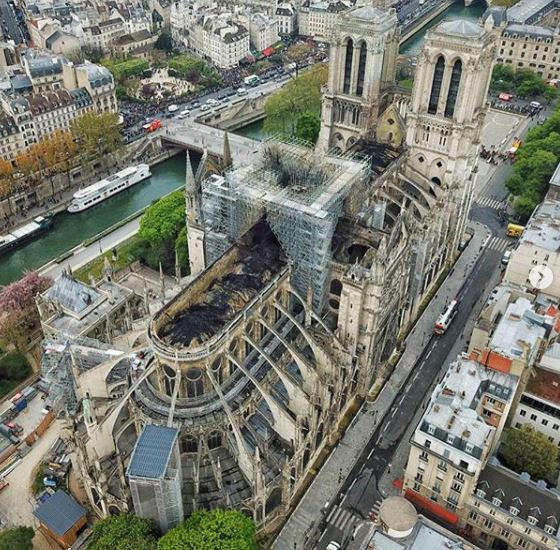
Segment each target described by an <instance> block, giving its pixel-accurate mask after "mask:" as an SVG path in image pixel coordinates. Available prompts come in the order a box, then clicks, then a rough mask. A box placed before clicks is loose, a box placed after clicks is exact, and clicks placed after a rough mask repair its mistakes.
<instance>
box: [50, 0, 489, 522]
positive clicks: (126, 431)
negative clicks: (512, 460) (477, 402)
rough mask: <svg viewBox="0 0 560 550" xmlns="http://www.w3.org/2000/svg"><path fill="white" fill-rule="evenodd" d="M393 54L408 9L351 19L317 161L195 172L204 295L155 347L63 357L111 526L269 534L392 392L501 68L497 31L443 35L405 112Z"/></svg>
mask: <svg viewBox="0 0 560 550" xmlns="http://www.w3.org/2000/svg"><path fill="white" fill-rule="evenodd" d="M398 45H399V29H398V26H397V19H396V16H395V13H394V11H393V10H389V11H380V10H378V9H376V8H374V7H371V6H363V7H357V8H352V9H350V10H349V11H348V12H347V13H346V14H345V15H343V16H342V17H341V18H340V21H339V23H338V24H337V26H336V29H335V35H334V37H333V40H332V44H331V52H330V66H329V77H328V82H327V84H326V86H325V88H324V91H323V105H322V128H321V131H320V136H319V142H318V144H317V146H316V147H315V148H314V149H310V148H308V147H306V146H304V145H302V144H300V143H295V142H290V143H284V142H276V141H274V140H269V141H265V142H263V143H262V144H261V146H260V152H259V154H258V155H257V157H256V160H255V161H254V162H253V163H252V164H250V165H241V164H236V163H235V162H234V163H233V164H232V163H229V162H228V163H225V164H226V165H225V166H223V170H221V171H219V172H218V173H213V174H209V173H208V171H205V170H204V165H205V162H206V157H203V160H202V163H201V166H202V167H199V169H198V170H197V172H196V173H194V172H193V170H192V168H191V166H190V162H189V160H188V155H187V171H186V183H185V194H186V214H187V229H188V241H189V257H190V265H191V276H192V279H191V280H190V282H189V283H188V284H186V285H185V286H184V288H182V289H181V290H180V292H179V293H178V294H177V295H176V296H175V297H174V298H173V299H171V301H168V303H166V304H165V305H163V306H162V308H161V309H160V310H159V311H158V312H156V313H155V314H153V315H152V316H148V317H147V318H146V326H147V331H146V336H145V338H144V339H143V340H142V344H139V345H140V348H141V349H140V350H139V348H134V349H133V350H131V349H122V350H121V351H120V354H119V353H117V351H115V349H111V350H107V348H106V346H105V347H103V346H100V347H99V349H97V350H95V349H94V348H95V347H96V346H95V345H94V343H93V342H89V343H87V344H84V343H83V342H82V343H81V344H80V345H78V344H74V343H69V344H68V345H67V346H66V347H64V348H62V347H59V348H57V349H59V350H62V351H60V353H65V354H70V355H71V364H72V368H71V369H69V371H68V376H69V377H72V379H73V380H74V382H73V390H72V391H74V393H75V402H76V403H81V405H80V410H79V412H78V413H77V414H75V415H74V416H73V423H74V424H73V425H72V427H71V428H72V429H71V430H69V432H68V439H69V441H70V444H71V446H72V454H71V456H72V460H73V463H74V467H75V468H76V469H77V471H79V472H81V474H82V478H83V479H84V485H85V490H86V492H87V493H88V495H89V497H90V500H91V503H92V506H93V507H94V509H95V510H96V511H97V512H98V514H99V515H106V514H109V513H117V512H119V511H125V510H132V509H134V510H135V511H136V513H138V514H140V515H143V516H145V517H150V518H152V519H154V520H155V521H157V522H158V524H159V525H160V527H161V528H162V529H163V530H165V529H167V528H169V527H170V526H172V525H174V524H176V523H177V521H179V520H180V519H181V518H182V517H183V516H184V515H186V514H189V513H190V512H191V511H192V510H195V509H197V508H211V507H226V506H234V507H237V508H239V509H241V510H243V511H245V512H246V513H247V514H249V515H250V516H251V517H253V518H254V520H255V522H256V523H257V525H258V527H259V528H260V529H265V530H266V529H274V527H275V525H277V524H278V523H279V522H280V521H281V520H282V518H283V517H285V516H286V514H288V513H289V511H290V508H291V506H292V505H293V504H294V501H295V497H296V495H297V494H298V493H299V492H300V491H301V489H302V487H303V486H304V485H305V482H306V479H307V476H308V474H309V471H310V469H311V468H312V467H313V464H314V462H315V460H316V459H317V458H318V457H319V455H320V453H321V452H322V451H323V450H324V449H325V448H326V447H328V446H329V445H331V444H332V443H333V442H335V441H336V439H337V437H338V436H339V435H340V432H339V428H340V420H341V419H342V417H343V415H344V414H345V413H346V412H347V411H348V410H349V408H350V407H351V406H352V404H353V403H355V400H356V399H358V398H360V397H363V396H365V395H366V393H367V392H368V390H369V389H370V388H371V386H372V384H373V383H375V381H376V380H378V379H379V378H380V377H382V376H384V374H385V367H386V365H387V362H388V359H389V358H390V357H391V354H392V353H393V351H394V350H395V347H396V345H397V344H398V337H399V335H400V334H402V333H403V331H404V330H405V328H406V326H407V325H409V324H410V323H411V322H412V321H413V320H414V319H415V317H416V315H417V314H418V311H419V309H420V306H421V304H422V302H423V300H424V299H425V297H426V296H427V294H428V292H429V291H430V290H431V289H432V288H433V285H434V283H435V282H436V281H437V279H438V277H439V276H440V275H441V274H442V273H444V271H445V270H446V269H447V268H448V267H449V266H450V265H451V263H452V262H453V260H454V258H455V257H456V255H457V254H458V253H459V249H460V245H461V243H462V241H463V239H464V233H465V225H466V222H467V216H468V212H469V208H470V205H471V201H472V192H473V185H474V178H475V174H474V173H473V168H474V165H475V159H476V156H477V147H478V143H479V136H480V132H481V129H482V125H483V123H484V117H485V113H486V108H487V107H486V95H487V90H488V85H489V82H490V76H491V71H492V63H493V59H494V53H495V52H494V50H495V44H494V38H493V35H492V33H490V32H488V31H486V30H484V29H482V28H481V27H479V26H477V25H475V24H472V23H466V22H445V23H441V24H440V25H439V26H437V27H436V28H434V29H433V30H431V31H429V32H428V34H427V35H426V41H425V45H424V48H423V50H422V52H421V54H420V56H419V59H418V66H417V71H416V75H415V79H414V88H413V90H412V94H411V96H410V95H407V94H406V93H404V92H403V91H402V90H400V89H399V88H398V87H397V85H396V79H395V73H396V58H397V54H398ZM90 348H92V349H90ZM52 350H54V348H51V353H54V351H52ZM139 353H141V355H138V354H139ZM132 354H136V355H134V356H132ZM131 357H134V359H131ZM138 357H141V359H138ZM85 358H87V360H86V359H85ZM59 364H63V363H62V362H61V363H59ZM82 364H83V365H84V366H83V368H82V367H81V366H80V365H82ZM131 365H132V366H131ZM116 388H118V391H117V389H116ZM147 426H148V427H149V429H148V428H147ZM155 442H158V445H159V447H157V449H158V452H160V451H161V453H162V454H164V455H165V456H164V457H163V458H162V460H161V461H160V462H159V463H158V464H160V465H162V464H163V465H167V466H165V467H163V466H162V467H161V468H159V469H158V468H155V465H150V464H146V456H148V455H146V452H147V451H146V449H149V448H151V447H150V446H151V445H154V444H155ZM170 502H172V503H173V506H171V505H169V503H170ZM166 503H167V504H166Z"/></svg>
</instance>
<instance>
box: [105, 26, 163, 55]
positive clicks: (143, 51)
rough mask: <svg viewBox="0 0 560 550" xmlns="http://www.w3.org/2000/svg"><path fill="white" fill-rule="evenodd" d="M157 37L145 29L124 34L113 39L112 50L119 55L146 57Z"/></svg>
mask: <svg viewBox="0 0 560 550" xmlns="http://www.w3.org/2000/svg"><path fill="white" fill-rule="evenodd" d="M157 38H158V37H157V36H156V35H154V34H152V33H151V32H149V31H146V30H142V31H138V32H133V33H132V34H124V35H123V36H121V37H119V38H118V39H117V40H116V41H115V43H114V45H113V50H114V51H115V53H116V54H117V55H119V56H121V57H126V56H134V57H147V56H148V55H149V54H150V52H151V51H152V49H153V46H154V44H155V42H156V41H157Z"/></svg>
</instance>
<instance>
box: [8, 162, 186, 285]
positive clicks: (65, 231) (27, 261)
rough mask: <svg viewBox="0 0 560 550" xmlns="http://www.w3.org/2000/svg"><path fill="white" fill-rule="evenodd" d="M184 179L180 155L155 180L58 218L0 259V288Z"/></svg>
mask: <svg viewBox="0 0 560 550" xmlns="http://www.w3.org/2000/svg"><path fill="white" fill-rule="evenodd" d="M184 180H185V157H184V155H177V156H175V157H173V158H171V159H169V160H167V161H165V162H162V163H161V164H158V165H157V166H154V167H153V168H152V177H151V178H149V179H147V180H145V181H142V182H140V183H137V184H136V185H134V186H133V187H131V188H130V189H127V190H125V191H122V192H121V193H119V194H118V195H115V196H114V197H112V198H110V199H108V200H106V201H104V202H102V203H101V204H99V205H98V206H94V207H93V208H90V209H89V210H84V211H83V212H78V213H76V214H68V213H67V212H63V213H61V214H58V215H57V216H55V220H54V227H53V228H52V229H51V230H50V231H48V232H47V233H45V234H44V235H42V236H41V237H40V238H38V239H35V240H33V241H30V242H29V243H28V244H26V245H25V246H22V247H21V248H17V249H16V250H14V251H12V252H10V253H8V254H5V255H3V256H0V285H5V284H8V283H10V282H12V281H14V280H16V279H18V278H19V277H20V276H21V274H22V273H23V272H24V271H25V270H30V269H36V268H38V267H41V266H42V265H44V264H46V263H48V262H50V261H51V260H53V259H54V258H57V257H58V256H60V255H61V254H64V252H66V251H67V250H70V249H71V248H74V247H75V246H77V245H79V244H80V243H81V242H83V241H85V240H86V239H89V238H90V237H93V236H94V235H97V234H98V233H100V232H101V231H103V230H104V229H107V228H108V227H110V226H111V225H114V224H115V223H117V222H118V221H120V220H122V219H123V218H126V217H127V216H130V215H131V214H133V213H134V212H137V211H138V210H140V209H141V208H143V207H144V206H147V205H148V204H150V203H151V202H152V201H154V200H155V199H157V198H158V197H161V196H162V195H165V194H167V193H169V192H170V191H173V190H174V189H177V188H179V187H181V186H182V185H183V182H184Z"/></svg>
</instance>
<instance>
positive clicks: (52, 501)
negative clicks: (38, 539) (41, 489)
mask: <svg viewBox="0 0 560 550" xmlns="http://www.w3.org/2000/svg"><path fill="white" fill-rule="evenodd" d="M33 515H34V516H35V517H36V518H37V519H38V520H39V521H40V522H41V523H42V524H44V525H45V526H47V527H48V528H49V530H50V531H52V532H53V533H55V534H56V535H58V536H62V535H64V533H66V532H67V531H68V530H69V529H71V528H72V526H74V525H75V524H76V523H77V522H78V521H79V520H80V519H81V518H82V517H84V516H85V515H86V510H85V508H84V507H83V506H81V505H80V504H78V503H77V502H76V501H75V500H74V498H73V497H71V496H70V495H69V494H68V493H65V492H64V491H62V490H58V491H57V492H56V493H54V495H52V496H51V497H49V498H48V499H47V500H46V501H45V502H43V503H41V504H40V505H39V506H38V507H37V508H36V509H35V511H34V512H33Z"/></svg>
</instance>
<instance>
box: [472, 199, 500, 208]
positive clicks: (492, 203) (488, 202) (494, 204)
mask: <svg viewBox="0 0 560 550" xmlns="http://www.w3.org/2000/svg"><path fill="white" fill-rule="evenodd" d="M475 202H476V204H478V205H480V206H486V207H488V208H493V209H494V210H503V209H504V208H505V207H506V203H505V201H499V200H498V199H493V198H491V197H477V199H476V201H475Z"/></svg>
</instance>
